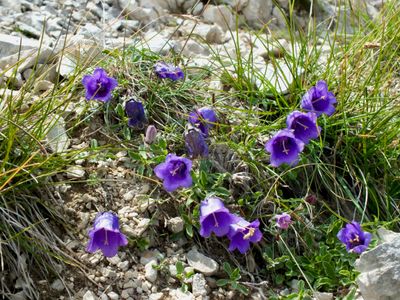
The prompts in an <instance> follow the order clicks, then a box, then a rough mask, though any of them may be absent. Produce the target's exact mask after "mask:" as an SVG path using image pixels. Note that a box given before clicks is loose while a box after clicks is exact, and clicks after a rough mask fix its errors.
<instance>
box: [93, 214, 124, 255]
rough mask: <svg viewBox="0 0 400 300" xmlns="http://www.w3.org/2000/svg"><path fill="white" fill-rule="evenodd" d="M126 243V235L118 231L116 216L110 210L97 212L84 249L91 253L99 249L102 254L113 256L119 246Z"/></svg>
mask: <svg viewBox="0 0 400 300" xmlns="http://www.w3.org/2000/svg"><path fill="white" fill-rule="evenodd" d="M127 244H128V240H127V239H126V236H125V235H124V234H122V233H121V232H120V231H119V221H118V217H117V216H116V215H115V214H113V213H111V212H104V213H99V214H97V216H96V219H95V220H94V226H93V229H91V230H90V231H89V244H88V246H87V249H86V251H88V252H90V253H93V252H95V251H96V250H98V249H100V250H101V251H102V252H103V255H104V256H106V257H113V256H115V255H116V254H117V253H118V248H119V247H120V246H126V245H127Z"/></svg>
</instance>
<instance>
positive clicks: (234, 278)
mask: <svg viewBox="0 0 400 300" xmlns="http://www.w3.org/2000/svg"><path fill="white" fill-rule="evenodd" d="M223 267H224V271H225V272H226V274H228V276H229V279H219V280H217V285H218V286H227V285H229V286H230V287H231V288H232V289H234V290H237V291H239V292H240V293H242V294H244V295H248V294H249V289H248V288H246V287H245V286H244V285H242V284H240V283H239V282H238V281H239V280H240V278H242V276H241V275H240V269H239V268H235V269H232V267H231V265H230V264H229V263H227V262H224V265H223Z"/></svg>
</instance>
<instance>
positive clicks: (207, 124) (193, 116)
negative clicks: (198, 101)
mask: <svg viewBox="0 0 400 300" xmlns="http://www.w3.org/2000/svg"><path fill="white" fill-rule="evenodd" d="M216 122H217V115H216V114H215V111H214V110H213V109H211V108H209V107H202V108H199V109H196V110H195V111H193V112H191V113H190V114H189V123H190V124H192V125H193V126H195V127H197V128H198V129H200V131H201V132H202V133H203V134H204V136H205V137H208V131H209V129H210V128H212V127H213V126H214V124H215V123H216Z"/></svg>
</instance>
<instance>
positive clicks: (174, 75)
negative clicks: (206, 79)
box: [154, 61, 185, 81]
mask: <svg viewBox="0 0 400 300" xmlns="http://www.w3.org/2000/svg"><path fill="white" fill-rule="evenodd" d="M154 72H155V73H156V74H157V76H158V77H159V78H162V79H165V78H169V79H171V80H173V81H176V80H179V79H183V78H184V77H185V75H184V74H183V71H182V69H181V68H179V67H177V66H174V65H172V64H168V63H165V62H163V61H159V62H157V63H155V65H154Z"/></svg>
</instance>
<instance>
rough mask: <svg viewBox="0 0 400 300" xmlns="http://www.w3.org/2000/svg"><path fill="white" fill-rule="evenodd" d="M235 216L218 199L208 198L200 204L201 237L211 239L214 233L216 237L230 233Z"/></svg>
mask: <svg viewBox="0 0 400 300" xmlns="http://www.w3.org/2000/svg"><path fill="white" fill-rule="evenodd" d="M233 220H234V216H233V215H232V214H231V213H230V212H229V210H228V209H227V208H226V207H225V206H224V203H223V202H222V200H221V199H220V198H218V197H208V198H206V199H205V200H204V201H202V202H201V204H200V235H201V236H202V237H209V236H210V235H211V233H212V232H214V233H215V235H216V236H224V235H226V234H228V232H229V226H230V225H231V224H232V222H233Z"/></svg>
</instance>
